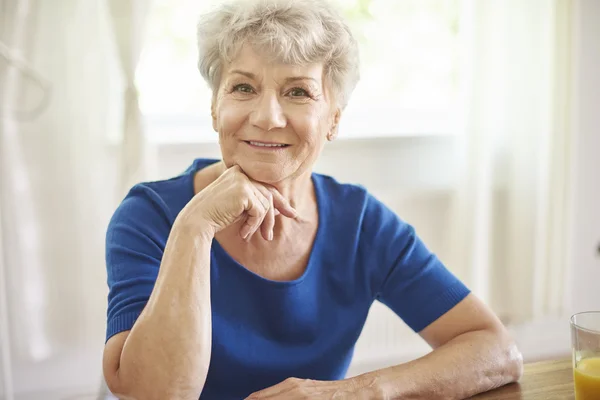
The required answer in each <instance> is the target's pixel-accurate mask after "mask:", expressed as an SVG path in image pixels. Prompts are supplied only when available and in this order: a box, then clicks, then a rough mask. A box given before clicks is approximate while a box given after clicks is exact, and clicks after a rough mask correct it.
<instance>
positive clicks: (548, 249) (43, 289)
mask: <svg viewBox="0 0 600 400" xmlns="http://www.w3.org/2000/svg"><path fill="white" fill-rule="evenodd" d="M216 3H218V1H217V0H202V1H200V0H56V1H46V0H0V399H2V400H14V399H19V400H38V399H44V400H47V399H96V398H106V397H107V396H108V393H107V392H106V389H105V388H104V385H103V380H102V376H101V356H102V348H103V345H104V334H105V323H106V320H105V313H106V295H107V287H106V271H105V266H104V253H103V252H104V235H105V229H106V225H107V223H108V219H109V218H110V216H111V214H112V212H113V211H114V209H115V208H116V206H117V205H118V204H119V202H120V201H121V199H122V198H123V196H124V195H125V193H126V192H127V190H128V189H129V188H130V187H131V186H132V185H133V184H135V183H136V182H140V181H145V180H155V179H164V178H168V177H172V176H175V175H177V174H179V173H181V172H182V171H183V170H185V169H186V168H187V166H189V165H190V163H191V162H192V160H193V159H194V158H196V157H219V147H218V143H217V137H216V134H215V133H214V132H213V130H212V127H211V123H210V91H209V89H208V87H207V86H206V84H205V83H204V82H203V81H202V79H201V77H200V75H199V73H198V72H197V69H196V61H197V60H196V57H197V55H196V48H195V39H196V37H195V36H196V34H195V28H196V26H195V25H196V20H197V17H198V14H199V13H201V12H203V11H205V10H207V9H208V8H209V7H212V6H214V5H215V4H216ZM337 3H338V5H339V6H340V8H341V10H342V11H343V13H344V15H345V16H346V17H347V19H348V21H349V23H350V25H351V27H352V29H353V31H354V33H355V35H356V37H357V38H358V41H359V44H360V50H361V80H360V82H359V84H358V86H357V88H356V90H355V92H354V94H353V96H352V98H351V100H350V103H349V105H348V107H347V108H346V110H345V112H344V115H343V117H342V123H341V126H340V134H339V137H338V139H337V140H336V141H334V142H332V143H328V144H327V145H326V146H325V149H324V152H323V154H322V156H321V158H320V159H319V161H318V162H317V165H316V170H317V171H318V172H321V173H326V174H330V175H333V176H334V177H336V178H337V179H338V180H340V181H343V182H351V183H358V184H362V185H364V186H365V187H366V188H367V189H369V190H370V191H371V192H372V193H373V194H375V195H376V196H377V197H378V198H380V199H381V200H382V201H384V202H385V203H386V204H387V205H389V206H390V207H391V208H392V209H393V210H394V211H396V212H397V213H398V214H399V215H400V217H401V218H403V219H404V220H406V221H408V222H409V223H411V224H412V225H414V226H415V228H416V230H417V233H418V234H419V235H420V236H421V238H422V239H423V240H424V241H425V243H426V244H427V245H428V247H430V248H431V249H432V250H433V251H434V252H435V253H436V254H437V255H438V256H439V257H440V259H441V260H442V261H444V262H445V264H446V265H447V266H448V268H449V269H450V270H452V271H453V272H454V273H455V274H456V275H458V276H459V277H460V278H461V279H462V280H463V281H464V282H465V283H466V284H467V285H468V286H469V287H470V288H471V289H472V290H473V291H474V292H475V293H476V294H477V295H478V296H479V297H481V298H482V299H483V300H484V301H485V302H486V303H487V304H489V305H490V306H491V307H492V308H493V309H494V311H495V312H496V313H497V314H498V315H499V316H500V318H501V319H502V320H503V322H504V323H505V324H507V326H508V327H509V329H510V331H511V332H512V333H513V334H514V336H515V338H516V340H517V342H518V344H519V346H520V348H521V350H522V351H523V354H524V356H525V360H526V361H533V360H541V359H547V358H556V357H568V356H569V350H570V342H569V325H568V316H569V315H570V314H572V313H573V312H576V311H585V310H592V309H596V310H597V309H600V290H598V282H600V209H599V208H598V204H600V183H599V182H600V181H599V178H598V174H597V171H600V158H599V157H598V150H599V149H600V133H599V131H598V127H599V126H600V113H598V110H599V109H600V75H599V74H598V71H600V24H598V21H600V2H598V1H595V0H528V1H522V0H503V1H479V0H337ZM415 307H418V305H415ZM428 351H429V349H428V347H427V346H426V344H425V343H424V342H423V341H422V340H421V339H420V338H419V337H418V336H417V335H416V334H415V333H414V332H412V331H410V330H409V329H408V328H407V327H406V325H405V324H404V323H403V322H402V321H400V320H399V319H398V318H397V317H395V316H394V315H393V313H392V312H390V311H389V310H388V309H387V308H386V307H384V306H382V305H381V304H378V303H376V304H374V306H373V307H372V309H371V313H370V315H369V318H368V321H367V323H366V325H365V328H364V330H363V333H362V335H361V337H360V339H359V342H358V343H357V347H356V352H355V355H354V359H353V362H352V365H351V368H350V371H349V374H350V375H354V374H358V373H361V372H364V371H367V370H372V369H376V368H381V367H384V366H388V365H393V364H397V363H400V362H404V361H407V360H410V359H413V358H415V357H419V356H421V355H423V354H426V353H427V352H428Z"/></svg>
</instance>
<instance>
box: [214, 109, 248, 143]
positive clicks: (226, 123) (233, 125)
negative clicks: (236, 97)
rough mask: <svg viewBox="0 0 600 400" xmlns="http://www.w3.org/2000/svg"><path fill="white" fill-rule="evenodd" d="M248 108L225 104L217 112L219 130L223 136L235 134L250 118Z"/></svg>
mask: <svg viewBox="0 0 600 400" xmlns="http://www.w3.org/2000/svg"><path fill="white" fill-rule="evenodd" d="M247 108H248V107H247V106H245V105H240V104H229V103H227V102H224V103H222V104H220V105H219V108H218V110H217V115H218V119H217V121H218V124H217V130H218V131H219V134H221V135H231V134H233V133H235V132H236V131H237V130H238V129H239V128H240V127H241V126H242V125H243V123H244V121H245V120H246V119H247V117H248V110H247Z"/></svg>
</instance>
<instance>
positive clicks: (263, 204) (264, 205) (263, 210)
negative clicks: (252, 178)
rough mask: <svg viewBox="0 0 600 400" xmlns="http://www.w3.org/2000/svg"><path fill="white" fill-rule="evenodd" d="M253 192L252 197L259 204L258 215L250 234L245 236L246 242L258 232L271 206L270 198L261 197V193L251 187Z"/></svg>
mask: <svg viewBox="0 0 600 400" xmlns="http://www.w3.org/2000/svg"><path fill="white" fill-rule="evenodd" d="M253 191H254V196H255V198H256V201H257V202H258V203H259V204H260V206H259V209H260V215H259V216H257V218H255V219H254V222H253V225H252V228H251V230H250V232H249V233H248V235H247V236H246V240H247V241H248V240H250V239H251V238H252V236H253V235H254V234H255V233H256V231H258V230H259V229H260V228H261V226H262V225H263V223H264V221H265V218H266V217H267V215H268V213H269V209H270V208H271V204H272V200H271V198H272V196H269V195H268V194H267V196H265V195H263V194H262V193H261V191H260V190H259V189H258V188H257V187H256V186H254V187H253Z"/></svg>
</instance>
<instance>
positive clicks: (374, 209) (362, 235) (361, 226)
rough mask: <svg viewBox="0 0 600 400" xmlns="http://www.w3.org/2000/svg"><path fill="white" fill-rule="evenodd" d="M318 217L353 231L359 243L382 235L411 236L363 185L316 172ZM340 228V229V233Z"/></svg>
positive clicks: (396, 218)
mask: <svg viewBox="0 0 600 400" xmlns="http://www.w3.org/2000/svg"><path fill="white" fill-rule="evenodd" d="M315 177H316V179H315V182H316V184H317V186H318V187H317V192H318V195H320V196H322V197H323V199H321V200H320V201H319V203H320V206H321V207H322V210H321V211H322V212H321V216H322V217H323V218H322V220H323V219H325V222H326V223H327V225H328V226H329V227H331V228H333V229H336V228H337V229H336V230H338V231H340V230H341V231H343V232H345V233H347V234H350V232H354V233H355V235H356V236H357V238H358V239H359V242H365V241H367V242H369V241H373V240H377V239H378V238H379V237H381V236H382V235H389V234H393V235H394V236H397V235H407V234H408V235H410V234H411V230H412V228H411V227H410V225H408V224H406V223H405V222H404V221H403V220H401V219H400V218H399V217H398V216H397V215H396V213H395V212H394V211H393V210H391V209H390V208H389V207H388V206H386V205H385V204H384V203H383V202H382V201H381V200H379V199H378V198H377V197H376V196H375V195H373V194H372V193H370V192H369V191H368V190H367V189H366V188H365V187H364V186H362V185H358V184H351V183H340V182H338V181H337V180H336V179H334V178H332V177H330V176H327V175H320V174H315ZM341 231H340V232H341Z"/></svg>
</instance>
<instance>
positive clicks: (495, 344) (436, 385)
mask: <svg viewBox="0 0 600 400" xmlns="http://www.w3.org/2000/svg"><path fill="white" fill-rule="evenodd" d="M521 372H522V357H521V354H520V353H519V351H518V350H517V348H516V346H515V344H514V342H513V341H512V339H511V338H510V337H509V336H508V334H507V333H506V332H500V333H499V332H494V331H474V332H468V333H465V334H462V335H460V336H457V337H456V338H454V339H453V340H451V341H449V342H448V343H446V344H445V345H444V346H441V347H439V348H438V349H436V350H435V351H433V352H431V353H429V354H427V355H426V356H424V357H422V358H419V359H417V360H414V361H411V362H409V363H406V364H401V365H397V366H394V367H390V368H386V369H382V370H379V371H374V372H371V373H367V374H364V375H361V376H359V377H357V378H356V379H358V381H359V382H358V383H359V387H364V388H367V389H368V392H369V393H374V392H375V393H378V396H377V397H381V398H384V399H402V400H407V399H415V400H417V399H428V400H435V399H444V400H452V399H457V400H458V399H464V398H467V397H470V396H472V395H475V394H477V393H481V392H484V391H487V390H491V389H493V388H496V387H500V386H502V385H505V384H507V383H510V382H514V381H516V380H518V379H519V378H520V376H521ZM374 388H375V389H376V390H373V389H374Z"/></svg>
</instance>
